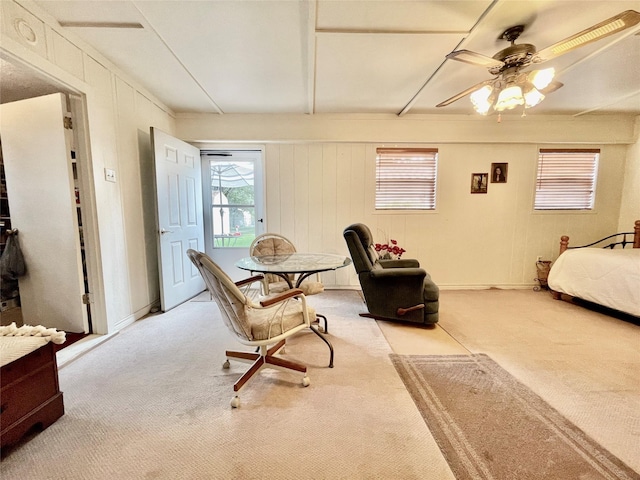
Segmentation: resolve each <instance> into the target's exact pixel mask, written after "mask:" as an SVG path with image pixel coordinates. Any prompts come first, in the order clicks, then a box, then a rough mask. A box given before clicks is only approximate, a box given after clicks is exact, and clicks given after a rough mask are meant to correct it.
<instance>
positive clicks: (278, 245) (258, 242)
mask: <svg viewBox="0 0 640 480" xmlns="http://www.w3.org/2000/svg"><path fill="white" fill-rule="evenodd" d="M295 252H296V247H295V245H293V243H292V242H291V240H289V239H288V238H286V237H284V236H282V235H280V234H277V233H263V234H262V235H258V236H257V237H256V238H254V239H253V242H251V245H250V246H249V255H255V256H259V255H280V254H284V253H295Z"/></svg>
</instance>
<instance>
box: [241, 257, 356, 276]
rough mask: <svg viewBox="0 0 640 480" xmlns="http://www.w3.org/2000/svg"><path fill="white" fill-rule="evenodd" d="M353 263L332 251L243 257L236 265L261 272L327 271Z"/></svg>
mask: <svg viewBox="0 0 640 480" xmlns="http://www.w3.org/2000/svg"><path fill="white" fill-rule="evenodd" d="M349 264H351V259H350V258H349V257H344V256H342V255H333V254H331V253H286V254H283V255H264V256H259V257H257V256H252V257H245V258H241V259H240V260H238V261H237V262H236V267H238V268H241V269H243V270H249V271H251V272H261V273H309V272H311V273H313V272H326V271H328V270H335V269H337V268H341V267H346V266H347V265H349Z"/></svg>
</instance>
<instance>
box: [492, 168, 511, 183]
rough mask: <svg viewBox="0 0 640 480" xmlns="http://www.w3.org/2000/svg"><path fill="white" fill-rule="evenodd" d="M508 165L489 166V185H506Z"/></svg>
mask: <svg viewBox="0 0 640 480" xmlns="http://www.w3.org/2000/svg"><path fill="white" fill-rule="evenodd" d="M508 166H509V164H508V163H492V164H491V183H507V167H508Z"/></svg>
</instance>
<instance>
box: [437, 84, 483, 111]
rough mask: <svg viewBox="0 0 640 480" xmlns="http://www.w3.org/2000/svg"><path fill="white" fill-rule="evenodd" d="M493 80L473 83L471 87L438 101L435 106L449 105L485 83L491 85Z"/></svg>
mask: <svg viewBox="0 0 640 480" xmlns="http://www.w3.org/2000/svg"><path fill="white" fill-rule="evenodd" d="M493 82H494V80H485V81H484V82H480V83H478V84H477V85H474V86H473V87H469V88H467V89H466V90H464V91H462V92H460V93H458V94H457V95H454V96H453V97H451V98H447V99H446V100H445V101H444V102H440V103H439V104H438V105H436V107H446V106H447V105H450V104H452V103H453V102H455V101H458V100H460V99H461V98H463V97H465V96H467V95H469V94H470V93H473V92H475V91H476V90H479V89H481V88H482V87H484V86H485V85H491V84H492V83H493Z"/></svg>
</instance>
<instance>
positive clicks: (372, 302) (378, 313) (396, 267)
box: [343, 223, 439, 324]
mask: <svg viewBox="0 0 640 480" xmlns="http://www.w3.org/2000/svg"><path fill="white" fill-rule="evenodd" d="M343 235H344V238H345V241H346V242H347V246H348V248H349V253H350V254H351V260H353V266H354V267H355V269H356V273H357V274H358V279H359V280H360V286H361V287H362V293H363V295H364V299H365V302H366V303H367V309H368V310H369V312H368V313H365V314H361V315H362V316H366V317H373V318H379V319H383V320H396V321H402V322H413V323H421V324H434V323H437V321H438V308H439V302H438V298H439V289H438V286H437V285H436V284H435V283H433V281H432V280H431V276H430V275H429V274H428V273H427V272H426V270H424V269H423V268H420V263H419V262H418V261H417V260H415V259H398V260H383V259H380V258H378V254H377V252H376V251H375V248H374V246H373V236H372V235H371V230H369V227H367V226H366V225H364V224H362V223H356V224H353V225H350V226H348V227H347V228H345V230H344V232H343Z"/></svg>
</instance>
